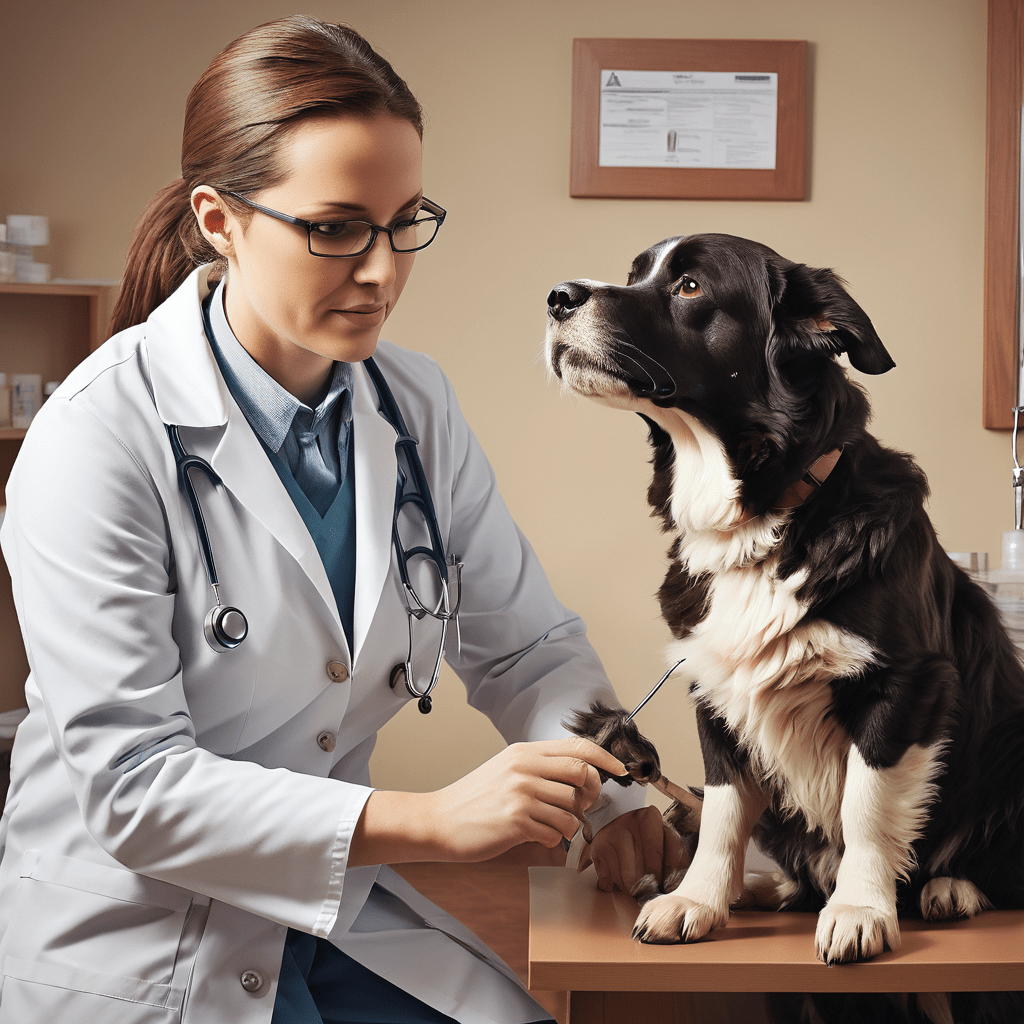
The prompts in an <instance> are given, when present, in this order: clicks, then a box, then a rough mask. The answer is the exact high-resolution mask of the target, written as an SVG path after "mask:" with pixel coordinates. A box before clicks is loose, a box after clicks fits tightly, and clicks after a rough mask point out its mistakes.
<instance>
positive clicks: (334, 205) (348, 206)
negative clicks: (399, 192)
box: [320, 192, 423, 213]
mask: <svg viewBox="0 0 1024 1024" xmlns="http://www.w3.org/2000/svg"><path fill="white" fill-rule="evenodd" d="M422 198H423V193H422V192H417V193H416V195H415V196H413V198H412V199H410V200H409V201H408V202H407V203H403V204H402V205H401V206H400V207H399V208H398V212H399V213H401V212H402V211H403V210H408V209H409V207H410V206H415V205H416V204H417V203H418V202H419V201H420V200H421V199H422ZM320 205H321V206H326V207H330V208H331V209H335V210H352V211H353V212H355V213H366V212H367V211H366V207H365V206H361V205H360V204H359V203H340V202H334V201H333V200H324V201H323V202H321V203H320Z"/></svg>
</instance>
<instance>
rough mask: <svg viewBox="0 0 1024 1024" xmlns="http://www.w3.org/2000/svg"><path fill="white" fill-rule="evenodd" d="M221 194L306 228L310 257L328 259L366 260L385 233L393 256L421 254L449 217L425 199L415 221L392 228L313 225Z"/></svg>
mask: <svg viewBox="0 0 1024 1024" xmlns="http://www.w3.org/2000/svg"><path fill="white" fill-rule="evenodd" d="M217 191H218V192H220V193H221V194H223V195H226V196H231V198H232V199H237V200H238V201H239V202H240V203H245V205H246V206H251V207H252V208H253V209H254V210H259V212H260V213H265V214H266V215H267V216H268V217H274V218H275V219H277V220H281V221H284V222H285V224H296V225H298V227H300V228H305V229H306V242H307V245H308V247H309V252H310V254H311V255H312V256H324V257H327V258H332V257H334V258H338V257H352V256H362V255H364V254H365V253H368V252H369V251H370V249H372V248H373V243H374V242H376V241H377V235H378V234H380V233H381V232H384V234H386V235H387V236H388V241H389V242H390V243H391V249H392V251H393V252H400V253H408V252H419V250H420V249H425V248H426V247H427V246H428V245H430V243H431V242H432V241H433V240H434V238H435V237H436V236H437V232H438V229H439V228H440V227H441V225H442V224H443V223H444V219H445V217H446V216H447V214H446V213H445V211H444V210H443V209H442V208H441V207H440V206H438V205H437V203H432V202H431V201H430V200H429V199H426V198H424V199H422V200H421V201H420V202H421V205H420V208H419V209H418V210H417V211H416V212H415V213H414V214H413V215H412V216H411V217H409V218H408V219H407V220H400V221H396V222H395V223H394V224H393V225H392V226H391V227H389V228H386V227H384V226H383V225H381V224H371V223H369V221H365V220H337V221H311V220H303V219H302V218H301V217H292V216H290V215H289V214H287V213H281V212H280V211H279V210H271V209H270V207H269V206H261V205H260V204H259V203H254V202H253V201H252V200H251V199H248V198H246V197H245V196H243V195H242V194H241V193H239V192H232V191H230V190H229V189H217Z"/></svg>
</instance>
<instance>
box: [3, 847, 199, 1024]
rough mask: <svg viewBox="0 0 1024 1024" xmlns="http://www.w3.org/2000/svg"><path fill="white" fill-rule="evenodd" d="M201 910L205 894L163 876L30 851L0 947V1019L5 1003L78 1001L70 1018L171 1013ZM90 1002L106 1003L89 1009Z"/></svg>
mask: <svg viewBox="0 0 1024 1024" xmlns="http://www.w3.org/2000/svg"><path fill="white" fill-rule="evenodd" d="M208 912H209V900H208V899H207V898H206V897H203V896H198V895H197V894H194V893H191V892H189V891H187V890H185V889H181V888H179V887H177V886H174V885H169V884H167V883H166V882H161V881H158V880H156V879H152V878H146V877H144V876H142V875H137V874H135V873H134V872H131V871H127V870H123V869H120V868H111V867H107V866H105V865H102V864H94V863H92V862H90V861H83V860H76V859H74V858H70V857H58V856H52V855H43V854H40V853H38V852H36V851H29V852H28V853H26V854H25V857H24V859H23V861H22V867H21V878H20V879H19V881H18V884H17V886H16V888H15V891H14V899H13V905H12V907H11V912H10V925H9V927H8V929H7V932H6V934H5V936H4V942H3V947H2V953H3V954H4V956H3V962H2V964H0V971H2V973H3V975H4V982H3V991H2V994H0V1006H2V1013H0V1024H6V1021H7V1020H8V1019H10V1020H12V1021H13V1020H16V1019H19V1018H16V1017H14V1016H13V1015H12V1011H11V1005H12V1004H13V1005H15V1006H17V1005H21V1006H24V1007H26V1010H27V1009H28V1008H36V1007H39V1008H42V1007H50V1006H52V1007H53V1008H54V1009H58V1008H59V1009H62V1011H63V1012H62V1014H61V1019H72V1017H71V1011H72V1008H74V1009H75V1010H77V1009H78V1006H79V1003H80V1002H81V1003H82V1006H81V1009H82V1013H81V1014H75V1018H76V1019H82V1020H88V1019H97V1020H98V1019H102V1020H104V1021H107V1020H108V1019H109V1020H117V1021H121V1020H125V1021H132V1022H135V1021H140V1022H141V1021H151V1020H152V1021H157V1020H160V1021H164V1020H169V1019H174V1018H173V1017H168V1016H166V1014H167V1013H168V1012H173V1014H175V1015H176V1014H177V1013H179V1012H180V1009H181V1005H182V1002H183V1001H184V995H185V988H186V986H187V983H188V978H189V974H190V972H191V968H192V962H193V961H194V959H195V954H196V950H197V948H198V945H199V939H200V937H201V935H202V930H203V926H204V925H205V921H206V915H207V914H208ZM86 996H88V998H86ZM98 1002H99V1003H103V1004H104V1005H105V1003H109V1004H111V1008H110V1009H109V1010H108V1009H104V1010H103V1011H102V1013H90V1012H89V1008H90V1007H91V1006H93V1005H94V1004H97V1003H98ZM122 1003H123V1004H125V1005H123V1006H122V1005H120V1004H122ZM114 1004H117V1005H116V1006H114ZM130 1005H133V1006H135V1010H130V1009H129V1006H130ZM36 1012H39V1011H38V1010H37V1011H36ZM111 1014H113V1016H110V1015H111ZM118 1014H121V1015H120V1016H119V1015H118ZM124 1014H128V1015H127V1016H124ZM20 1019H22V1020H37V1019H39V1020H41V1019H47V1018H45V1017H38V1016H25V1017H22V1018H20ZM50 1019H56V1018H50Z"/></svg>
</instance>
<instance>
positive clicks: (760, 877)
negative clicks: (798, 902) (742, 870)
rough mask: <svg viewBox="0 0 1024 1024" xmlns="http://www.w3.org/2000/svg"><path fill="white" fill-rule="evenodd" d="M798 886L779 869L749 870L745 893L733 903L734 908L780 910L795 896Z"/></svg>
mask: <svg viewBox="0 0 1024 1024" xmlns="http://www.w3.org/2000/svg"><path fill="white" fill-rule="evenodd" d="M798 888H799V886H798V885H797V884H796V882H794V881H793V880H792V879H791V878H787V877H786V876H785V875H783V874H782V873H781V872H779V871H748V872H747V873H746V874H745V875H744V876H743V894H742V895H741V896H740V898H739V899H738V900H737V901H736V902H735V903H733V908H734V909H736V910H747V909H749V908H751V907H758V908H759V909H762V910H779V909H781V908H782V907H783V906H785V904H786V903H787V902H788V901H789V900H791V899H792V898H793V896H794V894H795V893H796V891H797V889H798Z"/></svg>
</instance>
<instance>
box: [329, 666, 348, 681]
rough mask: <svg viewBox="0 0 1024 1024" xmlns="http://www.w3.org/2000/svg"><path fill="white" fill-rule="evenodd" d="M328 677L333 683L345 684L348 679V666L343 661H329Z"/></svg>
mask: <svg viewBox="0 0 1024 1024" xmlns="http://www.w3.org/2000/svg"><path fill="white" fill-rule="evenodd" d="M327 676H328V678H329V679H330V680H331V682H332V683H343V682H345V680H346V679H348V666H347V665H346V664H345V663H344V662H343V661H329V662H327Z"/></svg>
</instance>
